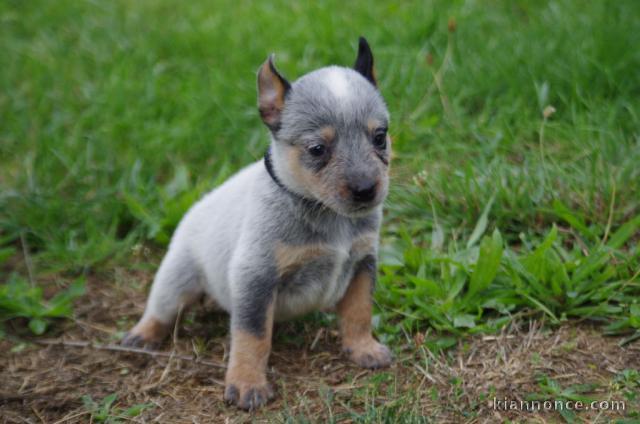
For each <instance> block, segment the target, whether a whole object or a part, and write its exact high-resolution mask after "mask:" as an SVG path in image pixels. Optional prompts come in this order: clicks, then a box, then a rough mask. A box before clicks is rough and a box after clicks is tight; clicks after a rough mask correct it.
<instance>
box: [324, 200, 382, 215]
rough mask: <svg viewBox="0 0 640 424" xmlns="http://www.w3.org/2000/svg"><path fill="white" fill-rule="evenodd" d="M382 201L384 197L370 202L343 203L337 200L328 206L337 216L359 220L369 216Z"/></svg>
mask: <svg viewBox="0 0 640 424" xmlns="http://www.w3.org/2000/svg"><path fill="white" fill-rule="evenodd" d="M383 200H384V196H380V198H376V199H374V200H371V201H370V202H351V201H350V202H345V201H340V200H338V201H336V202H335V203H333V202H332V204H331V205H328V206H329V207H330V208H331V209H332V210H333V211H334V212H336V213H337V214H339V215H343V216H346V217H349V218H360V217H363V216H366V215H368V214H370V213H371V212H372V211H373V210H374V209H375V208H377V207H378V206H380V204H381V203H382V201H383Z"/></svg>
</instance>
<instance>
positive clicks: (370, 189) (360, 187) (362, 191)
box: [349, 182, 376, 202]
mask: <svg viewBox="0 0 640 424" xmlns="http://www.w3.org/2000/svg"><path fill="white" fill-rule="evenodd" d="M349 190H351V196H352V197H353V200H355V201H356V202H370V201H372V200H373V199H374V197H376V183H375V182H374V183H369V182H366V183H358V184H352V185H349Z"/></svg>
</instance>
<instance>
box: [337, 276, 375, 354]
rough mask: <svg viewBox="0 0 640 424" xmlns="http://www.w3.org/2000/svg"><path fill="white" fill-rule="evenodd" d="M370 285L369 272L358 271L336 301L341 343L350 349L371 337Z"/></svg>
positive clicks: (371, 281)
mask: <svg viewBox="0 0 640 424" xmlns="http://www.w3.org/2000/svg"><path fill="white" fill-rule="evenodd" d="M372 285H373V280H372V278H371V275H370V274H369V272H367V271H360V272H359V273H358V274H357V275H356V276H355V277H354V278H353V279H352V280H351V282H350V283H349V287H348V288H347V291H346V292H345V294H344V296H343V298H342V299H341V300H340V301H339V302H338V305H337V308H336V309H337V312H338V316H339V317H340V333H341V334H342V343H343V345H344V346H345V347H348V348H350V349H352V348H353V347H354V345H357V344H358V343H360V342H363V343H364V342H365V341H368V339H370V338H371V306H372V298H371V288H372Z"/></svg>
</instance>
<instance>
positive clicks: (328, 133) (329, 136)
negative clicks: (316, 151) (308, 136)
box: [320, 126, 336, 143]
mask: <svg viewBox="0 0 640 424" xmlns="http://www.w3.org/2000/svg"><path fill="white" fill-rule="evenodd" d="M320 136H321V137H322V138H323V139H324V141H326V142H327V143H332V142H333V140H334V139H335V138H336V129H335V128H333V127H330V126H326V127H322V129H321V130H320Z"/></svg>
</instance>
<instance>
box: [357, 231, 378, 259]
mask: <svg viewBox="0 0 640 424" xmlns="http://www.w3.org/2000/svg"><path fill="white" fill-rule="evenodd" d="M377 245H378V235H377V234H376V233H374V232H371V233H365V234H363V235H361V236H359V237H358V238H356V239H355V240H354V241H353V244H352V245H351V251H352V252H353V253H355V254H356V255H363V254H367V253H374V252H375V251H376V246H377Z"/></svg>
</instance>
